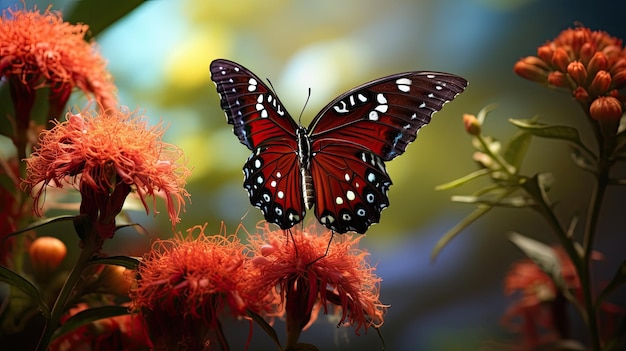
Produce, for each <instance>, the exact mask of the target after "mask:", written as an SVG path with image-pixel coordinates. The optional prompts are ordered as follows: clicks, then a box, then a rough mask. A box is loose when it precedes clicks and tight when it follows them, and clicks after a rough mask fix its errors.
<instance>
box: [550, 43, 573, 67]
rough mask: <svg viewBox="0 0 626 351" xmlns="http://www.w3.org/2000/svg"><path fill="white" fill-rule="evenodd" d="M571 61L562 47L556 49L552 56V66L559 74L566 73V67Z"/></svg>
mask: <svg viewBox="0 0 626 351" xmlns="http://www.w3.org/2000/svg"><path fill="white" fill-rule="evenodd" d="M570 61H571V59H570V57H569V55H568V54H567V51H565V49H563V48H562V47H559V48H557V49H556V50H555V51H554V55H553V56H552V65H553V66H555V67H557V68H558V70H559V71H561V72H567V65H569V63H570Z"/></svg>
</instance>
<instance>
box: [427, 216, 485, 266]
mask: <svg viewBox="0 0 626 351" xmlns="http://www.w3.org/2000/svg"><path fill="white" fill-rule="evenodd" d="M491 209H492V207H491V206H485V205H483V206H479V207H478V208H476V209H475V210H474V211H473V212H472V213H470V214H469V215H468V216H467V217H465V218H464V219H463V220H461V222H459V223H458V224H457V225H455V226H454V227H453V228H452V229H450V230H449V231H448V232H447V233H445V234H444V235H443V236H442V237H441V239H439V241H437V244H435V248H433V251H432V253H431V254H430V261H431V262H435V260H436V259H437V256H439V253H440V252H441V251H442V250H443V248H444V247H446V245H448V243H449V242H450V241H452V239H454V238H455V237H456V236H457V235H459V233H461V231H462V230H463V229H465V228H467V227H469V225H470V224H472V223H474V222H475V221H476V220H477V219H478V218H480V217H482V216H484V215H485V214H486V213H487V212H489V210H491Z"/></svg>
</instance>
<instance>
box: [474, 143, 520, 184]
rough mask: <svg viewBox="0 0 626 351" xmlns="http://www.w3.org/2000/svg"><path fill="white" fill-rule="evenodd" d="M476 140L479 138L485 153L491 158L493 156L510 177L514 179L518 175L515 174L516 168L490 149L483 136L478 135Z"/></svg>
mask: <svg viewBox="0 0 626 351" xmlns="http://www.w3.org/2000/svg"><path fill="white" fill-rule="evenodd" d="M476 138H478V141H479V142H480V144H481V145H482V146H483V148H484V149H485V152H487V153H488V154H489V156H491V158H492V159H494V160H495V161H496V163H498V165H500V167H502V169H503V170H504V171H505V172H506V173H507V174H508V175H509V176H511V177H512V176H515V175H516V174H515V173H516V171H517V170H516V169H515V167H513V166H511V165H510V164H509V163H508V162H506V160H505V159H504V158H503V157H502V156H501V155H500V154H499V153H497V152H493V151H492V150H491V148H490V147H489V144H488V143H487V141H485V139H484V138H483V137H482V135H477V136H476Z"/></svg>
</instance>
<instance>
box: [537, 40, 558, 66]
mask: <svg viewBox="0 0 626 351" xmlns="http://www.w3.org/2000/svg"><path fill="white" fill-rule="evenodd" d="M552 55H554V49H552V47H551V46H550V45H547V44H546V45H542V46H540V47H539V49H537V56H538V57H539V58H540V59H541V60H543V61H544V62H551V61H552Z"/></svg>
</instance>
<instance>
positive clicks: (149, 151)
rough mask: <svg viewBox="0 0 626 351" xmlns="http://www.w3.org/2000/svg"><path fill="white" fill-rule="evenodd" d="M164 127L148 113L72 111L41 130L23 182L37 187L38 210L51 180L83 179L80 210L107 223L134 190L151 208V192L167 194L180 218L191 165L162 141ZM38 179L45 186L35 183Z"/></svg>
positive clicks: (56, 182)
mask: <svg viewBox="0 0 626 351" xmlns="http://www.w3.org/2000/svg"><path fill="white" fill-rule="evenodd" d="M163 133H164V129H163V127H162V124H159V125H157V126H153V127H150V126H148V121H147V118H146V117H145V116H141V115H137V114H136V113H133V112H124V111H117V110H107V111H105V112H104V113H103V114H102V115H97V114H95V113H90V112H81V113H78V114H71V113H68V117H67V120H66V121H64V122H56V123H55V126H54V128H52V129H50V130H44V131H42V133H41V136H40V145H39V146H38V147H37V148H36V149H35V150H34V152H33V153H32V155H31V156H30V157H29V158H28V159H26V163H27V169H26V179H25V180H24V185H25V186H26V187H27V189H28V190H29V191H32V194H31V195H32V196H33V198H34V199H35V201H34V209H35V212H36V213H37V214H38V215H41V201H43V198H42V195H44V192H45V189H46V185H50V184H51V185H54V186H56V187H63V185H64V184H67V183H71V184H76V183H78V189H79V191H80V193H81V196H82V200H81V208H80V213H81V214H83V215H87V216H88V217H89V218H91V219H92V220H93V221H94V222H95V223H98V224H100V225H102V226H103V227H107V226H111V225H113V226H114V223H115V222H114V220H115V216H116V215H117V214H119V212H120V211H121V209H122V205H123V204H124V200H125V199H126V196H127V195H128V194H129V193H130V192H131V191H132V190H134V191H136V193H137V194H138V196H139V197H140V198H141V200H142V202H143V204H144V207H145V209H146V212H149V208H148V205H147V204H146V197H147V196H152V197H153V199H154V200H153V201H154V202H156V196H157V195H160V196H164V197H165V198H166V199H167V209H168V213H169V216H170V220H171V221H172V224H175V223H176V222H178V220H179V218H178V215H179V214H180V211H181V209H183V208H184V205H185V201H184V200H185V198H186V197H189V194H188V193H187V191H186V190H185V189H184V185H185V180H186V178H187V176H188V175H189V174H190V171H189V169H187V168H186V166H185V162H186V161H185V159H184V155H183V153H182V150H180V149H179V148H177V147H175V146H173V145H170V144H166V143H164V142H163V141H161V137H162V135H163ZM39 184H43V185H44V186H42V187H39V188H36V186H37V185H39ZM33 190H34V191H33ZM154 205H155V204H154ZM154 205H153V207H155V206H154ZM155 211H156V210H155ZM112 229H113V228H108V227H107V228H104V229H102V230H103V232H102V233H101V235H103V236H104V237H109V236H112V235H113V232H112Z"/></svg>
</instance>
